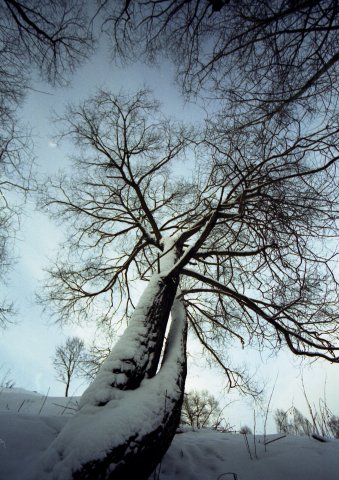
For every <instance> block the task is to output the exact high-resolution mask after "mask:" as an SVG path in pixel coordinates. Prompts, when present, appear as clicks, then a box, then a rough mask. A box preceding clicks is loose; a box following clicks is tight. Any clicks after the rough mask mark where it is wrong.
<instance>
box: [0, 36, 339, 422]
mask: <svg viewBox="0 0 339 480" xmlns="http://www.w3.org/2000/svg"><path fill="white" fill-rule="evenodd" d="M32 87H33V89H32V90H30V91H29V92H28V94H27V98H26V100H25V103H24V105H23V108H22V120H23V121H24V122H26V123H29V124H30V125H31V127H32V128H33V133H34V139H35V144H36V147H35V155H36V163H37V172H38V175H39V177H40V178H41V179H43V178H44V176H45V175H52V174H53V173H56V172H57V171H58V170H60V169H62V168H66V169H67V168H69V165H70V164H69V161H68V159H67V157H68V155H69V154H71V153H72V151H71V148H70V146H67V145H59V144H58V143H57V142H56V141H55V139H54V135H55V133H56V130H55V126H54V125H53V124H52V122H51V117H52V110H54V111H56V112H57V113H62V111H63V109H64V106H65V105H66V104H67V103H68V102H74V103H77V102H78V101H79V100H81V99H84V98H86V97H88V96H90V95H91V94H92V93H94V92H95V90H96V89H97V88H101V87H108V88H110V89H112V90H114V91H116V92H119V91H121V90H122V89H124V90H131V91H135V90H137V89H138V88H142V87H148V88H150V89H151V90H152V91H153V93H154V95H155V97H156V98H158V99H159V100H160V101H161V103H162V105H163V111H164V112H165V113H166V114H167V115H170V116H174V117H175V118H177V119H179V120H189V121H193V122H195V121H199V120H201V119H202V118H203V110H202V108H200V107H199V105H197V104H194V103H193V104H192V103H191V104H187V103H185V102H184V100H183V99H182V97H181V96H180V93H179V90H178V88H177V87H176V86H175V84H174V70H173V68H172V67H171V65H170V64H169V63H166V62H163V63H162V64H161V65H160V66H159V67H157V68H151V67H146V66H144V65H142V64H134V65H132V66H129V67H126V68H124V69H122V68H118V67H117V66H115V65H113V64H111V63H110V61H109V51H108V48H107V46H106V45H105V44H104V43H103V44H101V46H100V48H99V49H98V51H97V53H96V54H95V55H94V56H93V57H92V58H91V59H90V61H89V62H87V63H86V64H85V65H83V66H82V67H81V68H79V69H78V71H77V72H76V73H75V74H74V76H73V77H72V78H71V84H70V85H69V86H68V87H67V88H65V87H64V88H61V87H58V88H52V87H51V86H49V85H46V84H44V83H41V82H39V81H35V82H33V85H32ZM62 238H63V231H62V228H61V227H58V226H57V225H56V224H55V223H53V222H52V221H51V220H50V219H48V218H47V216H46V215H45V214H43V213H42V212H39V211H38V210H37V207H36V204H35V200H34V198H30V199H29V200H28V202H27V204H26V206H25V207H24V210H23V217H22V225H21V230H20V232H19V234H18V239H17V242H16V253H17V257H18V259H17V262H16V264H15V265H14V266H13V269H12V272H11V274H10V276H9V278H8V288H7V294H8V296H9V297H10V298H11V299H13V300H14V302H15V306H16V308H17V310H18V314H17V317H16V320H17V324H15V325H13V326H11V327H9V328H8V329H7V330H5V331H0V345H1V347H0V380H1V377H2V376H3V375H4V374H5V373H6V372H7V370H10V377H11V378H13V380H14V381H15V383H16V386H17V387H22V388H26V389H28V390H36V391H38V392H40V393H49V394H50V395H55V396H57V395H62V394H63V392H64V387H63V385H62V384H61V383H60V382H58V381H57V380H56V379H55V375H54V370H53V367H52V356H53V353H54V351H55V348H56V346H57V345H59V344H61V343H63V342H64V341H65V339H66V337H67V336H70V335H78V336H80V337H81V338H83V339H84V340H85V341H87V342H90V341H91V340H92V337H93V335H94V328H90V327H86V329H84V328H80V327H77V326H72V325H69V326H67V327H65V328H63V329H61V328H60V327H58V326H56V325H55V324H53V322H52V319H50V318H49V317H48V316H47V315H48V314H46V313H44V312H42V310H41V308H40V306H38V305H37V304H36V303H35V292H36V291H37V289H38V287H39V285H40V282H41V281H42V279H43V276H44V268H46V267H47V266H48V264H49V261H50V260H53V259H55V258H56V257H57V255H58V244H59V243H60V242H61V241H62ZM229 355H230V357H232V359H236V362H237V363H238V364H246V365H247V368H248V369H249V371H250V372H251V373H253V375H255V376H256V378H258V382H259V383H260V384H262V385H266V390H265V391H266V393H265V397H264V398H265V400H264V405H266V406H267V403H268V399H269V397H270V395H271V393H272V389H273V388H274V392H273V395H272V401H271V406H270V409H271V410H272V411H273V410H274V409H275V408H285V409H288V408H289V407H290V406H291V405H292V404H294V405H295V406H296V407H297V408H299V409H301V410H302V411H304V413H306V410H307V406H306V402H305V399H304V396H303V392H302V381H301V378H302V375H303V376H304V380H305V385H306V387H307V388H306V390H307V393H308V395H309V398H310V400H311V403H312V404H313V403H316V404H317V402H318V400H319V398H323V397H324V388H325V384H326V388H325V390H326V396H327V402H328V405H329V407H330V409H331V410H332V411H333V412H334V413H337V414H339V395H338V385H339V381H338V380H339V367H338V366H337V365H329V364H325V362H323V361H322V362H318V363H316V364H312V365H309V364H306V363H304V364H303V363H302V361H301V360H300V359H295V358H293V356H292V354H290V353H289V352H281V353H279V354H278V355H277V356H276V357H274V356H272V354H271V352H262V353H260V354H259V353H258V352H255V351H253V350H251V351H248V350H241V349H240V347H238V348H237V347H232V348H231V349H230V352H229ZM301 372H303V373H301ZM274 385H275V386H274ZM85 386H86V384H85V383H84V382H83V381H82V380H79V381H75V382H74V383H73V384H72V385H71V394H72V395H80V394H81V393H82V391H83V390H84V388H85ZM224 386H225V381H224V379H223V377H222V375H221V374H220V372H218V370H216V368H209V367H208V366H206V364H205V363H204V361H203V360H202V359H201V358H200V356H199V353H198V351H196V349H195V347H194V346H193V351H191V352H190V356H189V375H188V379H187V390H190V389H193V388H197V389H208V390H209V391H210V392H211V393H213V394H214V395H215V396H216V397H217V398H218V399H220V403H221V405H224V404H225V403H229V402H230V401H232V402H233V401H234V403H232V404H231V405H230V406H229V407H227V408H226V409H225V417H227V418H229V420H230V422H231V423H234V424H236V425H237V426H239V425H241V424H243V423H247V424H249V426H251V422H253V408H254V406H253V403H252V401H251V400H250V399H239V398H238V396H237V395H236V394H234V393H231V394H230V393H227V392H225V389H224ZM255 408H257V409H258V412H259V407H258V406H257V407H255ZM258 414H259V413H258ZM271 426H272V427H271V428H272V429H274V427H273V423H272V424H271Z"/></svg>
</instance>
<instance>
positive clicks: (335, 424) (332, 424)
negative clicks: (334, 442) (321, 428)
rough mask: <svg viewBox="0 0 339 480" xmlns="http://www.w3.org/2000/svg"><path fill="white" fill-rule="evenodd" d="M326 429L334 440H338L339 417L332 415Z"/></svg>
mask: <svg viewBox="0 0 339 480" xmlns="http://www.w3.org/2000/svg"><path fill="white" fill-rule="evenodd" d="M328 428H329V429H330V431H331V434H332V435H333V437H334V438H337V439H339V417H338V416H336V415H332V416H331V417H330V418H329V420H328Z"/></svg>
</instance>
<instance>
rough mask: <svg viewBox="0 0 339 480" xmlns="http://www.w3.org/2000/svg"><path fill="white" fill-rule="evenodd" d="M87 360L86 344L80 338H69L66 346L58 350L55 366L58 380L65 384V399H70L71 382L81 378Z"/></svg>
mask: <svg viewBox="0 0 339 480" xmlns="http://www.w3.org/2000/svg"><path fill="white" fill-rule="evenodd" d="M85 358H86V350H85V344H84V342H83V340H81V339H80V338H79V337H69V338H67V340H66V342H65V343H64V345H60V346H59V347H57V348H56V350H55V354H54V357H53V366H54V368H55V371H56V378H57V380H59V381H60V382H62V383H64V384H65V397H68V393H69V387H70V384H71V380H72V379H74V378H75V377H79V376H81V373H82V369H83V362H84V361H85Z"/></svg>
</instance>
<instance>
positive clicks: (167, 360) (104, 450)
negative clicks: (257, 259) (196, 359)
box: [39, 242, 187, 480]
mask: <svg viewBox="0 0 339 480" xmlns="http://www.w3.org/2000/svg"><path fill="white" fill-rule="evenodd" d="M166 250H167V252H165V254H164V255H163V259H162V261H161V268H160V273H159V274H158V275H156V276H154V278H152V279H151V281H150V282H149V284H148V286H147V288H146V289H145V291H144V293H143V295H142V297H141V299H140V301H139V303H138V305H137V307H136V309H135V312H134V314H133V315H132V318H131V320H130V323H129V326H128V327H127V329H126V330H125V332H124V334H123V335H122V337H121V338H120V340H119V341H118V343H117V344H116V346H115V347H114V348H113V350H112V353H111V354H110V356H109V357H108V359H107V360H106V361H105V363H104V364H103V366H102V368H101V369H100V371H99V373H98V375H97V377H96V378H95V380H94V381H93V383H92V384H91V385H90V386H89V388H88V389H87V390H86V391H85V393H84V394H83V396H82V398H81V401H80V405H79V411H78V412H77V414H76V415H75V416H74V417H73V418H72V419H71V420H70V421H69V422H68V423H67V425H66V426H65V427H64V429H63V430H62V431H61V432H60V434H59V436H58V437H57V438H56V440H55V441H54V442H53V443H52V444H51V446H50V447H49V449H48V450H47V451H46V452H45V454H44V457H43V462H42V469H43V472H44V473H43V474H42V471H41V470H40V472H41V477H42V476H43V478H52V479H58V480H61V479H62V480H67V479H71V478H74V479H78V480H79V479H93V480H94V479H95V480H104V479H105V480H106V479H129V478H138V479H140V480H142V479H147V478H148V476H149V475H150V474H151V473H152V471H153V470H154V468H155V467H156V465H157V464H158V463H159V461H160V460H161V458H162V456H163V455H164V453H165V452H166V450H167V448H168V447H169V445H170V443H171V441H172V439H173V436H174V434H175V430H176V428H177V426H178V423H179V420H180V412H181V405H182V400H183V392H184V386H185V378H186V335H187V327H186V316H185V308H184V306H183V304H182V302H181V300H180V299H179V298H178V297H176V298H175V295H176V291H177V285H178V279H177V278H175V279H173V278H171V276H170V275H168V272H169V271H170V269H171V267H172V266H173V264H174V263H175V261H176V259H177V252H176V248H175V245H174V244H173V243H172V244H171V243H170V242H168V243H167V245H166ZM171 307H172V314H171V316H172V321H171V326H170V330H169V334H168V337H167V339H166V341H165V350H164V355H163V361H162V364H161V366H160V368H159V362H160V357H161V350H162V346H163V344H164V335H165V330H166V326H167V322H168V318H169V313H170V311H171ZM158 368H159V370H158V372H157V369H158ZM39 478H40V477H39Z"/></svg>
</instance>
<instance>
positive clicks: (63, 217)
mask: <svg viewBox="0 0 339 480" xmlns="http://www.w3.org/2000/svg"><path fill="white" fill-rule="evenodd" d="M61 120H62V121H63V122H64V126H65V128H64V135H66V134H67V135H68V136H71V137H72V138H73V139H74V141H75V144H76V146H77V151H78V153H79V155H78V158H77V159H76V168H77V173H76V176H75V177H73V178H67V177H66V176H61V177H60V178H59V179H58V180H51V181H50V184H49V185H48V186H47V190H46V192H45V194H44V197H43V199H42V202H43V203H44V205H45V206H46V207H48V209H49V211H50V212H52V213H53V212H54V215H57V216H58V217H59V218H60V221H62V222H68V231H69V232H70V238H69V242H68V245H66V247H65V254H66V256H65V260H64V262H62V259H61V257H59V258H58V262H57V264H56V265H55V266H54V268H52V269H51V272H50V275H51V278H50V282H49V284H47V286H46V289H45V295H46V300H47V301H48V302H49V303H52V304H54V306H55V308H56V311H57V315H58V317H59V318H60V320H62V321H65V320H66V319H69V318H71V317H72V315H73V318H74V317H76V318H77V319H79V318H80V319H81V318H82V319H88V318H93V316H94V315H95V314H97V312H98V311H99V309H100V310H101V311H103V312H104V313H103V315H102V316H100V317H99V318H98V317H97V318H98V320H99V321H101V322H110V321H111V320H112V318H113V315H116V317H115V318H116V319H118V318H119V317H118V314H119V312H120V314H121V315H122V316H123V317H125V318H127V319H128V326H127V328H126V330H125V332H124V334H123V335H122V336H121V338H120V340H119V341H118V342H117V344H116V345H115V347H114V348H113V349H112V352H111V354H110V355H109V357H108V359H107V360H106V362H104V364H103V366H102V367H101V369H100V371H99V373H98V375H97V377H96V378H95V380H94V381H93V383H92V385H90V387H89V388H88V389H87V391H86V392H85V393H84V395H83V397H82V399H81V402H80V409H79V412H78V414H77V415H76V416H75V417H74V419H72V420H70V422H69V423H68V425H67V427H65V429H64V430H63V431H62V432H61V433H60V435H59V437H58V438H57V439H56V440H55V442H54V443H53V444H52V445H51V447H50V449H49V453H48V454H46V455H47V456H46V458H45V462H47V463H45V464H44V468H45V470H48V469H52V470H53V475H55V477H56V478H57V477H58V475H63V474H64V469H65V468H67V469H68V471H69V472H71V471H72V475H73V477H74V478H91V476H92V477H93V478H94V477H95V476H97V477H98V478H127V477H128V476H130V477H131V476H133V474H135V473H136V472H138V477H139V478H147V476H148V475H149V474H150V473H151V472H152V470H153V469H154V467H155V466H156V464H157V462H158V461H159V460H160V458H161V456H162V455H163V453H164V452H165V451H166V449H167V447H168V445H169V444H170V442H171V440H172V437H173V435H174V433H175V429H176V426H177V424H178V422H179V419H180V410H181V403H182V399H183V391H184V382H185V375H186V360H185V358H186V356H185V344H186V333H185V324H186V321H188V322H189V324H190V328H191V331H192V333H194V334H195V335H196V337H197V338H198V340H199V341H200V342H201V344H202V346H203V347H204V349H205V351H206V353H207V355H210V357H211V358H212V359H213V360H214V361H216V362H217V364H218V365H220V367H221V368H222V369H223V371H224V372H225V374H226V376H227V378H228V380H229V383H230V386H231V387H234V386H238V387H240V388H242V389H243V390H246V389H247V390H248V388H249V385H248V382H247V381H246V376H245V375H244V373H243V372H241V371H239V370H237V369H235V368H232V366H231V364H230V363H229V360H228V359H227V357H225V355H224V354H223V352H225V350H226V347H227V345H228V344H229V343H230V342H232V341H239V343H240V345H241V346H245V345H248V344H255V345H257V346H258V347H259V348H261V347H262V346H263V345H268V346H271V348H273V349H274V350H276V349H278V348H280V347H282V346H287V347H288V348H290V350H291V351H292V352H293V353H295V354H297V355H304V356H308V357H310V358H314V357H320V358H324V359H327V360H329V361H331V362H338V348H339V347H338V345H337V343H336V340H337V337H338V323H337V315H338V314H337V311H336V305H337V301H338V291H337V284H336V282H335V280H334V279H335V276H334V272H333V269H334V268H335V260H336V256H335V248H336V247H335V246H334V245H332V244H331V241H332V240H331V239H333V238H335V237H337V235H338V230H337V224H336V213H335V212H336V211H337V199H338V195H337V193H338V185H337V177H336V173H335V169H336V159H337V157H336V155H335V149H336V147H335V132H334V131H333V130H332V129H328V128H327V127H322V128H319V129H318V130H316V131H313V132H312V133H310V134H308V135H303V134H301V130H300V129H301V126H300V129H299V132H296V131H295V129H294V127H293V126H292V127H291V130H288V129H287V127H286V128H282V127H281V125H280V124H279V123H277V122H274V120H272V121H270V122H269V123H263V124H260V125H257V124H256V125H252V126H251V128H248V129H246V132H245V131H237V132H234V133H233V134H231V133H230V132H227V135H226V134H225V135H223V136H220V135H219V134H218V132H217V133H216V134H215V135H213V133H212V132H210V131H209V129H208V130H207V131H197V130H196V129H193V128H191V127H189V126H186V127H184V126H182V125H176V124H175V123H173V122H170V121H167V120H164V119H163V118H162V116H161V115H160V113H159V109H158V106H157V104H156V102H155V101H154V100H153V99H152V98H151V97H150V95H149V94H148V93H147V92H145V91H141V92H138V93H137V94H135V95H133V96H130V97H128V96H126V95H121V96H119V95H114V94H112V93H110V92H107V91H100V92H99V93H98V94H97V95H95V96H94V97H92V98H90V99H89V100H87V101H85V102H83V103H82V104H81V105H79V106H74V105H73V106H70V107H69V108H68V110H67V112H66V114H65V116H64V117H63V119H61ZM314 150H316V151H317V155H316V156H315V155H314ZM319 151H320V152H321V155H319V154H318V152H319ZM301 152H302V153H301ZM185 160H186V162H188V163H189V164H190V167H191V166H192V163H193V162H194V161H195V162H196V164H197V172H198V173H199V175H198V174H196V175H195V176H193V179H189V180H188V179H187V178H180V177H179V175H178V174H177V173H176V171H175V168H176V165H179V164H181V165H182V162H183V161H185ZM325 243H326V244H327V247H326V249H325V248H324V245H325ZM67 247H68V248H69V250H67ZM332 247H333V248H334V251H333V250H332ZM67 253H68V255H67ZM134 278H139V279H141V280H142V281H147V286H146V288H145V291H144V293H143V294H142V295H141V297H140V300H139V302H138V304H137V305H136V306H135V307H134V298H133V295H132V290H131V285H132V282H133V279H134ZM122 303H123V304H124V306H125V308H124V309H123V312H121V308H120V306H121V304H122ZM170 311H172V322H171V327H170V333H169V335H168V336H167V337H166V336H165V332H166V327H167V323H168V321H169V315H170ZM163 350H164V351H165V353H164V357H163V359H162V355H161V352H162V351H163ZM140 409H142V410H141V412H142V413H140ZM136 411H138V414H137V415H136V414H133V412H136ZM139 413H140V415H139ZM146 418H147V419H150V418H152V421H150V422H149V423H147V425H145V424H144V420H145V419H146ZM92 422H94V423H93V428H92V427H91V425H92ZM96 422H100V424H101V423H102V424H103V425H105V432H104V433H102V432H101V435H99V434H98V432H97V429H95V428H94V425H95V424H96ZM117 425H120V426H121V430H120V429H119V432H120V433H119V435H118V434H117V433H116V432H117V430H116V429H117ZM122 425H125V429H124V428H123V427H122ZM119 428H120V427H119ZM82 429H84V430H82ZM75 431H78V432H79V431H83V435H80V436H79V435H74V432H75ZM72 432H73V433H72ZM85 432H86V433H85ZM88 436H90V440H89V438H88ZM105 439H109V441H108V440H107V441H108V443H105ZM89 441H90V442H91V445H95V447H93V450H92V451H91V452H90V454H88V450H87V449H86V442H89ZM102 451H105V456H104V459H103V457H102V453H100V452H102ZM86 452H87V453H86ZM60 458H64V459H67V460H60V461H59V460H58V459H60ZM53 462H55V464H54V465H52V464H51V463H53ZM59 472H63V473H59ZM70 475H71V473H70Z"/></svg>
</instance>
